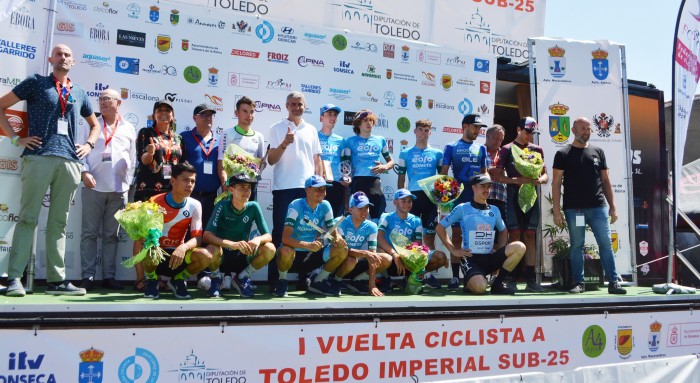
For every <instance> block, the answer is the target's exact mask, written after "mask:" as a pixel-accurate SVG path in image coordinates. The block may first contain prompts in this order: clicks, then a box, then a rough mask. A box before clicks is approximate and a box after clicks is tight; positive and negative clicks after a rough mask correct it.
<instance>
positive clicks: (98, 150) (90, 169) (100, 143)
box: [80, 89, 136, 290]
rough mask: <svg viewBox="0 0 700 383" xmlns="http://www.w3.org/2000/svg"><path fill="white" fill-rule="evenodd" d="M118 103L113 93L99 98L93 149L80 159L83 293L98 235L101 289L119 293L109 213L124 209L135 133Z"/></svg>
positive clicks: (115, 229)
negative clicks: (96, 129) (96, 138)
mask: <svg viewBox="0 0 700 383" xmlns="http://www.w3.org/2000/svg"><path fill="white" fill-rule="evenodd" d="M121 103H122V100H121V97H120V95H119V93H117V91H116V90H114V89H106V90H104V91H102V92H101V93H100V98H99V104H100V105H99V106H100V113H101V116H100V117H99V118H98V122H99V126H100V128H101V132H100V137H99V138H98V140H97V142H95V150H93V151H91V152H90V153H89V154H88V155H87V156H86V157H85V159H84V160H83V168H84V171H83V172H82V181H83V186H84V187H83V190H82V208H83V230H82V234H81V236H80V254H81V266H82V278H83V282H82V285H81V286H80V287H82V288H84V289H86V290H92V289H93V287H94V282H95V276H96V274H97V238H98V237H99V236H100V234H101V235H102V286H103V287H105V288H108V289H112V290H122V289H123V286H121V285H120V284H119V282H117V281H116V280H115V279H114V275H115V272H116V266H117V244H118V243H119V241H118V239H119V238H118V234H119V223H118V222H117V220H116V219H115V218H114V213H116V212H117V210H119V209H121V208H123V207H124V206H125V205H126V201H127V193H128V191H129V185H130V184H131V176H132V174H133V173H134V164H135V161H136V132H135V130H134V126H133V125H131V124H130V123H129V122H128V121H125V120H124V119H123V118H121V116H120V115H119V106H120V105H121ZM80 134H81V135H82V136H83V137H87V135H88V132H87V131H86V130H85V129H82V130H81V132H80ZM100 227H102V231H101V232H100Z"/></svg>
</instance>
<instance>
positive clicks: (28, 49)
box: [0, 39, 36, 60]
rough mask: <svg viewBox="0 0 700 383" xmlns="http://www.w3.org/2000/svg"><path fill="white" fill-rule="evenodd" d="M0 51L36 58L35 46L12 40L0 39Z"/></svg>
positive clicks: (31, 58) (11, 54) (26, 57)
mask: <svg viewBox="0 0 700 383" xmlns="http://www.w3.org/2000/svg"><path fill="white" fill-rule="evenodd" d="M0 53H4V54H6V55H10V56H17V57H22V58H25V59H30V60H34V59H35V58H36V47H35V46H33V45H27V44H23V43H18V42H15V41H12V40H5V39H0Z"/></svg>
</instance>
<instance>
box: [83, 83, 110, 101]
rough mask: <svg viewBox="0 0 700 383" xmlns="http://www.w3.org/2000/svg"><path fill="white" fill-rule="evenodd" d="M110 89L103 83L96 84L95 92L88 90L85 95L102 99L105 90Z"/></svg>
mask: <svg viewBox="0 0 700 383" xmlns="http://www.w3.org/2000/svg"><path fill="white" fill-rule="evenodd" d="M107 89H109V85H105V84H103V83H101V82H96V83H95V88H94V90H88V91H86V92H85V93H87V95H88V97H95V98H97V97H100V93H102V91H103V90H107Z"/></svg>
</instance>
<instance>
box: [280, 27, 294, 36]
mask: <svg viewBox="0 0 700 383" xmlns="http://www.w3.org/2000/svg"><path fill="white" fill-rule="evenodd" d="M281 32H282V33H284V34H285V35H291V34H292V33H294V29H292V28H291V27H284V28H282V30H281Z"/></svg>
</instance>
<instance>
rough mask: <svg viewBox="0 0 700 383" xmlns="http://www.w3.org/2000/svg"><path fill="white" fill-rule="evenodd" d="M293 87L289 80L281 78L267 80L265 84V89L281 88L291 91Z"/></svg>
mask: <svg viewBox="0 0 700 383" xmlns="http://www.w3.org/2000/svg"><path fill="white" fill-rule="evenodd" d="M293 87H294V86H293V85H292V83H291V82H286V81H284V79H282V78H280V79H277V80H275V81H268V82H267V86H265V88H267V89H275V90H283V91H286V92H289V91H291V90H292V88H293Z"/></svg>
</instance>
